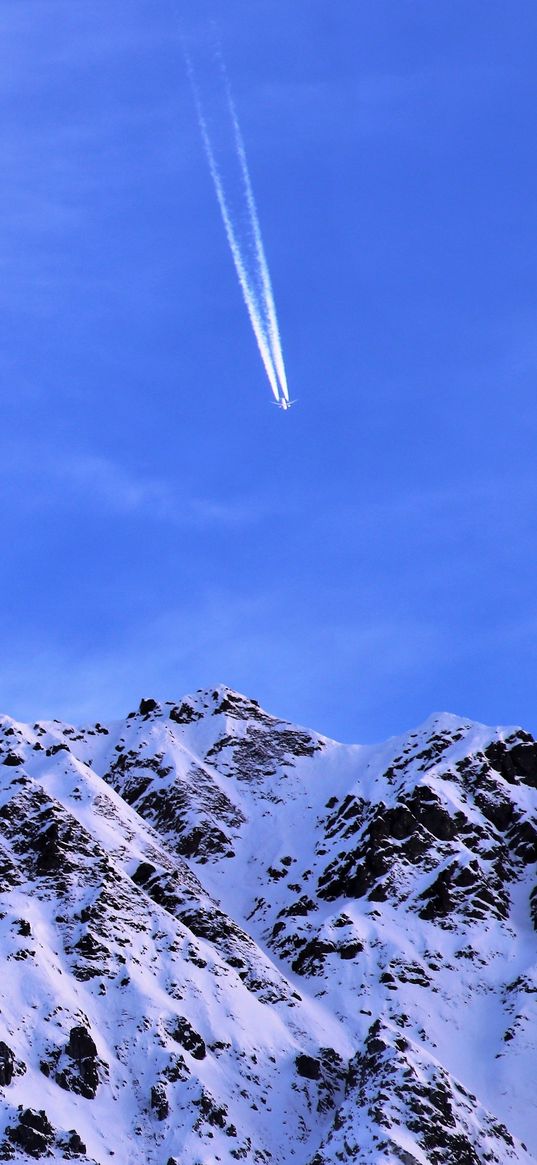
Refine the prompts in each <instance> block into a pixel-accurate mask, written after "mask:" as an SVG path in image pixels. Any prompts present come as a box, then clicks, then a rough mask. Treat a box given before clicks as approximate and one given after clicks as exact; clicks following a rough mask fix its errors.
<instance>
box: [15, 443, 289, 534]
mask: <svg viewBox="0 0 537 1165" xmlns="http://www.w3.org/2000/svg"><path fill="white" fill-rule="evenodd" d="M0 487H1V489H2V493H3V494H4V497H5V499H6V501H8V500H9V496H10V494H13V493H16V495H17V499H18V504H19V505H20V506H21V507H24V508H26V510H30V511H31V512H34V513H39V512H41V513H42V512H44V511H47V510H52V509H53V510H57V509H58V508H59V509H65V510H70V509H76V510H77V511H78V512H80V510H81V509H82V510H86V511H87V512H94V513H98V514H99V513H100V514H102V515H103V516H105V515H107V516H108V517H109V518H114V517H119V518H121V517H126V516H132V517H135V518H139V519H144V520H146V521H150V522H157V523H164V524H168V525H171V526H176V527H182V528H185V527H198V526H200V527H203V526H213V527H214V526H241V525H249V524H252V523H255V522H258V521H260V520H262V519H263V518H264V517H266V515H267V512H268V510H269V508H270V509H271V510H272V509H273V508H274V507H273V504H272V503H270V507H269V505H268V503H266V502H264V501H262V500H261V499H259V498H256V497H255V496H251V497H246V498H237V499H236V500H233V499H231V500H225V501H224V500H222V499H219V498H215V497H209V496H208V497H199V496H194V497H193V496H192V495H189V494H188V492H187V490H186V488H184V487H182V486H181V484H180V483H177V481H176V482H172V481H169V480H166V479H165V478H156V477H153V476H149V475H146V474H144V473H143V472H136V473H135V472H133V471H132V470H131V469H129V468H128V467H127V466H125V465H122V464H121V463H120V462H119V461H114V460H113V459H112V458H109V457H105V456H103V455H101V454H92V453H76V452H63V451H58V452H55V453H52V452H51V449H50V446H47V447H46V448H39V447H33V448H32V447H31V446H29V445H26V446H24V447H23V448H22V449H19V450H18V451H16V452H15V453H13V452H12V454H11V457H10V458H7V457H5V458H4V459H3V460H2V463H1V464H0Z"/></svg>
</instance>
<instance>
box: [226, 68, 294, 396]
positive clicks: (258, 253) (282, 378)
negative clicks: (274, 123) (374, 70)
mask: <svg viewBox="0 0 537 1165" xmlns="http://www.w3.org/2000/svg"><path fill="white" fill-rule="evenodd" d="M218 55H219V60H220V67H221V69H222V74H223V77H224V81H225V86H226V96H227V101H228V107H229V112H230V115H231V121H232V123H233V132H234V135H235V145H236V148H237V157H238V159H239V164H240V168H241V175H242V180H243V184H244V193H245V196H246V205H247V207H248V215H249V219H250V226H251V230H252V237H253V240H254V248H255V260H256V264H257V269H258V276H259V280H260V283H261V292H262V301H261V306H262V308H263V315H264V319H265V323H266V329H267V333H268V339H269V342H270V351H271V355H272V359H273V363H274V366H275V369H276V373H277V376H278V381H279V384H280V389H281V392H282V394H283V396H284V397H285V399H286V400H289V389H288V387H287V375H286V372H285V364H284V359H283V351H282V342H281V338H280V329H279V327H278V319H277V315H276V305H275V302H274V293H273V290H272V282H271V278H270V272H269V267H268V263H267V258H266V255H265V248H264V246H263V238H262V235H261V227H260V225H259V215H258V213H257V205H256V201H255V196H254V190H253V186H252V179H251V177H250V169H249V166H248V159H247V157H246V148H245V145H244V139H243V136H242V132H241V127H240V124H239V119H238V116H237V110H236V108H235V102H234V101H233V95H232V93H231V87H230V84H229V78H228V75H227V70H226V66H225V62H224V59H223V57H222V53H221V51H220V50H219V54H218Z"/></svg>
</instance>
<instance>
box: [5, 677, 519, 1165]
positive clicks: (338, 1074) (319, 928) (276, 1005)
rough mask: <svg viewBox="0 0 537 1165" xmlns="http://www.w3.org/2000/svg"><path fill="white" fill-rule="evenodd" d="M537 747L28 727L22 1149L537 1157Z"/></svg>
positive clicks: (10, 768)
mask: <svg viewBox="0 0 537 1165" xmlns="http://www.w3.org/2000/svg"><path fill="white" fill-rule="evenodd" d="M536 810H537V744H536V743H535V741H534V740H533V739H532V737H531V736H530V735H529V734H528V733H526V732H524V731H523V730H522V729H517V728H508V729H495V728H489V727H487V726H484V725H480V724H475V723H472V722H471V721H469V720H466V719H464V718H460V717H458V716H452V715H450V714H447V713H442V714H436V715H434V716H431V717H429V718H428V719H427V720H426V721H425V723H424V724H422V725H421V726H420V727H419V728H417V729H416V730H414V731H411V732H408V733H406V734H404V735H403V736H400V737H396V738H393V739H392V740H389V741H387V742H386V743H385V744H381V745H376V746H360V745H341V744H338V743H337V742H334V741H330V740H327V738H325V737H323V736H320V735H318V734H316V733H314V732H311V731H309V730H307V729H304V728H297V727H295V726H294V725H292V724H289V723H288V722H286V721H282V720H280V719H278V718H277V717H274V716H271V715H270V714H269V713H267V712H265V711H264V710H263V709H262V708H261V707H260V706H259V704H258V703H257V702H256V701H255V700H251V699H249V698H248V697H246V696H244V695H241V694H240V693H238V692H234V691H233V690H232V689H230V688H228V687H226V686H225V685H219V686H218V687H216V688H209V689H202V690H198V691H197V692H195V693H193V694H191V695H189V696H185V697H183V698H182V699H180V700H177V701H159V700H156V699H155V698H154V697H151V696H144V697H143V698H142V699H141V701H140V704H139V706H138V708H137V709H136V710H135V711H134V712H131V713H129V715H128V716H126V717H125V719H124V720H121V721H118V722H115V723H114V724H106V723H101V722H97V723H96V724H94V725H91V726H87V727H85V728H76V727H73V726H72V725H67V724H62V723H61V722H60V721H58V720H55V721H49V722H36V723H35V724H33V725H31V726H30V725H28V726H27V725H24V724H21V723H18V722H16V721H14V720H11V719H10V718H9V717H3V718H1V720H0V866H1V871H2V882H3V906H2V916H1V918H0V942H1V944H2V946H1V949H2V952H3V956H4V960H3V976H2V984H1V985H0V997H1V998H0V1101H1V1103H0V1159H6V1160H9V1159H11V1160H16V1161H21V1162H22V1161H25V1160H31V1159H34V1158H36V1157H39V1156H48V1157H49V1159H53V1160H58V1161H60V1160H64V1159H65V1158H66V1157H67V1158H77V1159H79V1160H81V1161H83V1162H84V1161H85V1162H97V1163H98V1165H104V1162H105V1161H108V1160H109V1159H110V1154H111V1153H113V1154H114V1155H115V1156H116V1159H117V1160H125V1159H126V1153H127V1155H128V1160H129V1165H142V1163H144V1165H146V1163H149V1165H170V1162H171V1163H172V1165H173V1163H174V1162H175V1163H177V1162H179V1161H181V1165H197V1163H198V1162H201V1161H204V1162H209V1161H210V1162H217V1161H219V1160H220V1161H222V1162H224V1161H228V1160H243V1161H245V1162H247V1163H249V1162H251V1163H252V1165H254V1163H255V1165H261V1163H265V1165H268V1163H269V1162H276V1161H277V1162H279V1163H280V1162H284V1161H285V1162H287V1161H289V1162H291V1161H293V1162H296V1163H297V1165H336V1162H340V1161H341V1160H349V1161H351V1160H352V1161H353V1162H358V1165H379V1163H380V1161H389V1162H390V1161H391V1162H393V1163H394V1165H395V1163H400V1162H403V1163H404V1165H424V1162H434V1165H481V1162H483V1165H484V1163H485V1161H486V1162H493V1163H494V1162H496V1163H497V1165H500V1163H501V1165H504V1163H505V1162H509V1161H512V1162H515V1163H517V1165H529V1163H530V1162H532V1161H535V1160H536V1159H537V1141H536V1139H535V1129H536V1128H537V1120H536V1112H535V1099H534V1095H533V1087H532V1066H533V1063H534V1059H535V1052H536V1042H537V1037H536V1023H535V1015H534V1011H535V1006H534V1000H535V998H536V996H537V977H536V973H535V966H534V949H535V926H536V923H537V894H536V892H535V888H534V887H535V868H536V863H537V828H536Z"/></svg>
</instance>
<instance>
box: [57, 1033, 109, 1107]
mask: <svg viewBox="0 0 537 1165" xmlns="http://www.w3.org/2000/svg"><path fill="white" fill-rule="evenodd" d="M65 1057H67V1058H68V1060H69V1061H70V1063H67V1064H63V1065H62V1066H61V1067H59V1070H58V1071H57V1072H56V1075H55V1080H56V1083H57V1084H59V1085H60V1088H64V1089H65V1090H66V1091H67V1092H75V1093H77V1094H78V1095H79V1096H84V1097H85V1098H86V1100H93V1099H94V1097H95V1094H96V1092H97V1088H98V1086H99V1070H98V1061H97V1048H96V1046H95V1043H94V1040H93V1039H92V1037H91V1035H90V1033H89V1032H88V1031H87V1029H86V1028H85V1027H83V1026H82V1025H79V1026H78V1027H73V1028H71V1032H70V1036H69V1042H68V1044H67V1046H66V1048H65V1056H64V1057H63V1058H65Z"/></svg>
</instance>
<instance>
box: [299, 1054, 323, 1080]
mask: <svg viewBox="0 0 537 1165" xmlns="http://www.w3.org/2000/svg"><path fill="white" fill-rule="evenodd" d="M295 1065H296V1070H297V1072H298V1075H299V1076H304V1078H305V1079H306V1080H318V1079H319V1077H320V1075H321V1063H320V1060H317V1059H316V1058H315V1056H306V1055H300V1056H297V1057H296V1060H295Z"/></svg>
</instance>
